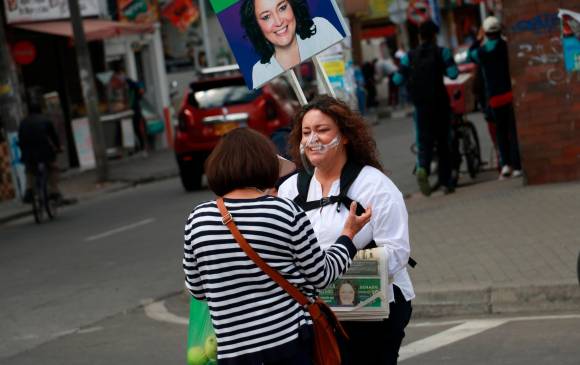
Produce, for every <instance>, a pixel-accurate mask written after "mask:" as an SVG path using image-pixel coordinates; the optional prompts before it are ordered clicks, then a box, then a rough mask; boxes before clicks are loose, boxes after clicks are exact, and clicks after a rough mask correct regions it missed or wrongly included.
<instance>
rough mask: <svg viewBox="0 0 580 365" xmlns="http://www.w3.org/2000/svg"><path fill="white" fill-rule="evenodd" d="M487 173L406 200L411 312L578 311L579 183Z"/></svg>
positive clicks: (579, 291) (429, 313)
mask: <svg viewBox="0 0 580 365" xmlns="http://www.w3.org/2000/svg"><path fill="white" fill-rule="evenodd" d="M484 174H488V175H489V179H488V181H487V182H482V183H479V184H475V185H470V186H468V187H464V188H459V189H457V191H456V193H455V194H451V195H447V196H443V195H440V194H438V195H434V196H431V197H430V198H425V197H423V196H422V195H420V194H414V195H413V196H411V197H410V198H409V199H408V200H407V208H408V210H409V226H410V236H411V247H412V252H413V257H414V258H415V259H416V260H417V261H418V262H419V264H418V265H417V267H416V268H415V269H410V270H409V272H410V275H411V277H412V279H413V283H414V285H415V289H416V291H417V298H416V300H415V301H414V314H415V315H419V316H421V315H423V316H431V315H446V314H453V315H461V314H482V313H509V312H516V311H517V312H522V311H567V310H574V311H578V310H579V309H580V286H579V285H578V279H577V273H576V266H577V258H578V254H579V253H580V225H579V222H580V220H579V217H580V183H578V182H576V183H567V184H553V185H542V186H526V187H524V186H523V185H522V179H521V178H519V179H511V180H507V181H497V180H496V179H495V176H496V172H487V173H484ZM492 179H493V180H492Z"/></svg>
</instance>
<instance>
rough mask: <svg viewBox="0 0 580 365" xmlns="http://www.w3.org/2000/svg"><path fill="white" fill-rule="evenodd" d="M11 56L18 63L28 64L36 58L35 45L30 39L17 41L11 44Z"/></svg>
mask: <svg viewBox="0 0 580 365" xmlns="http://www.w3.org/2000/svg"><path fill="white" fill-rule="evenodd" d="M12 57H14V62H16V63H17V64H19V65H30V64H31V63H32V62H34V60H35V59H36V47H35V46H34V43H32V42H30V41H19V42H16V43H14V45H13V46H12Z"/></svg>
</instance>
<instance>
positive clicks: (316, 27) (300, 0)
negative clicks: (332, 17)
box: [240, 0, 344, 89]
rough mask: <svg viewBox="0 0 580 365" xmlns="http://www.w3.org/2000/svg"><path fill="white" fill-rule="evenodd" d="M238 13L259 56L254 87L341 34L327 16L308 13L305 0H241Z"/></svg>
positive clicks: (335, 39)
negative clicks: (312, 16)
mask: <svg viewBox="0 0 580 365" xmlns="http://www.w3.org/2000/svg"><path fill="white" fill-rule="evenodd" d="M240 15H241V19H242V27H243V28H244V30H245V32H246V35H247V37H248V39H249V40H250V42H251V43H252V45H253V46H254V49H255V50H256V52H257V53H258V55H259V56H260V60H259V61H258V62H256V63H255V64H254V67H253V69H252V88H253V89H255V88H257V87H259V86H261V85H262V84H263V83H265V82H267V81H268V80H270V79H272V78H274V77H276V76H277V75H279V74H280V73H282V72H284V71H285V70H288V69H289V68H291V67H293V66H296V65H298V64H299V63H301V62H302V61H304V60H307V59H309V58H310V57H312V56H314V55H315V54H317V53H319V52H321V51H323V50H324V49H326V48H328V47H330V46H332V45H333V44H335V43H337V42H339V41H340V40H341V39H342V38H344V37H343V36H342V34H340V32H339V31H338V30H337V29H336V28H335V27H334V26H333V25H332V24H331V23H330V22H329V21H328V20H327V19H325V18H322V17H314V18H311V17H310V11H309V10H308V4H307V3H306V0H244V2H243V4H242V7H241V9H240Z"/></svg>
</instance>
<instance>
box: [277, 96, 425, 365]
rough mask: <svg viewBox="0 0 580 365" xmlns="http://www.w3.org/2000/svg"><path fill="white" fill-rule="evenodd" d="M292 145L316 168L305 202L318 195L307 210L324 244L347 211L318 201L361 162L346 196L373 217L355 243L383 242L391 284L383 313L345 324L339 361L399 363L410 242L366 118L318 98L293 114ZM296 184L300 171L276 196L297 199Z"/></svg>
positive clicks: (409, 291) (409, 292)
mask: <svg viewBox="0 0 580 365" xmlns="http://www.w3.org/2000/svg"><path fill="white" fill-rule="evenodd" d="M289 145H290V153H291V155H292V157H293V159H294V161H295V162H296V163H297V164H298V165H299V166H300V167H306V168H307V169H309V170H310V171H311V172H312V173H313V175H312V179H311V180H310V184H309V187H308V196H307V197H306V198H307V199H306V201H316V200H319V201H320V202H321V204H320V207H321V208H317V209H312V210H309V211H307V215H308V217H309V219H310V221H311V222H312V226H313V228H314V232H315V234H316V236H317V239H318V241H319V243H320V245H321V246H322V247H323V248H325V247H329V245H330V244H331V243H332V242H334V241H335V240H336V238H337V237H338V236H339V235H340V227H341V226H342V223H343V222H344V221H345V220H346V218H347V217H348V209H345V208H344V207H342V209H341V207H340V204H341V203H340V202H338V203H334V204H333V203H330V204H328V199H325V200H322V199H323V198H328V197H330V196H338V195H339V193H340V191H339V190H340V176H341V172H342V170H343V167H344V166H345V165H346V164H347V162H348V163H349V164H355V165H358V166H362V169H361V170H360V173H359V174H358V176H357V177H356V179H355V180H354V182H353V183H352V185H351V186H350V188H349V189H348V192H346V195H347V196H348V197H349V198H350V199H352V200H354V201H357V202H358V203H360V204H361V205H362V206H363V207H368V206H372V209H373V216H372V218H371V221H370V223H369V224H367V225H366V226H365V227H364V228H363V229H362V230H361V231H360V232H359V233H358V234H357V235H356V236H355V237H354V239H353V242H354V244H355V246H357V248H358V249H362V248H364V247H366V246H367V245H368V244H369V243H370V242H371V241H373V240H374V242H375V243H376V245H377V246H382V247H384V248H385V250H386V251H387V254H388V275H389V277H392V281H393V284H392V285H390V286H389V293H388V295H389V302H390V314H389V318H388V319H385V320H383V321H374V322H363V321H344V322H342V323H343V326H344V328H345V329H346V331H347V333H348V334H349V337H350V342H349V343H348V344H347V345H346V346H345V347H346V349H345V353H344V357H343V359H344V364H365V365H368V364H381V365H383V364H396V362H397V357H398V351H399V348H400V346H401V342H402V340H403V337H404V336H405V332H404V329H405V327H406V325H407V324H408V322H409V320H410V318H411V311H412V308H411V299H413V298H414V297H415V293H414V291H413V285H412V283H411V280H410V277H409V274H408V273H407V269H406V266H407V263H408V261H409V253H410V246H409V231H408V217H407V210H406V207H405V202H404V200H403V196H402V194H401V192H400V191H399V190H398V189H397V187H396V186H395V185H394V184H393V182H392V181H391V180H390V179H389V178H388V177H386V176H385V174H384V173H383V171H382V167H381V164H380V162H379V160H378V153H377V149H376V144H375V141H374V140H373V138H372V137H371V134H370V131H369V130H368V129H367V127H366V124H365V122H364V120H363V119H362V117H361V116H360V115H359V114H358V113H355V112H353V111H352V110H351V109H350V108H349V107H348V105H346V104H345V103H343V102H341V101H338V100H336V99H334V98H331V97H329V96H320V97H317V98H315V99H314V100H313V101H312V102H311V103H309V104H308V105H306V106H304V107H303V108H302V110H301V111H300V112H299V113H298V115H297V116H296V118H295V123H294V127H293V130H292V132H291V134H290V138H289ZM297 185H298V176H297V175H293V176H291V177H290V178H288V179H287V180H286V181H284V183H283V184H282V185H281V186H280V187H279V189H278V196H279V197H284V198H291V199H295V198H296V197H297V196H298V194H299V190H298V186H297ZM295 201H296V200H295ZM337 204H338V206H337Z"/></svg>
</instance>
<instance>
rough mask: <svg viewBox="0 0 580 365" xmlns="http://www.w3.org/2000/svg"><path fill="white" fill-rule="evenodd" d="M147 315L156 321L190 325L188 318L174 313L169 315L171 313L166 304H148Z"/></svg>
mask: <svg viewBox="0 0 580 365" xmlns="http://www.w3.org/2000/svg"><path fill="white" fill-rule="evenodd" d="M145 314H146V315H147V317H149V318H151V319H154V320H156V321H161V322H169V323H173V324H182V325H186V326H187V325H188V324H189V319H188V318H183V317H179V316H176V315H175V314H173V313H169V311H168V310H167V308H166V307H165V303H164V302H154V303H151V304H147V305H146V306H145Z"/></svg>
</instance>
